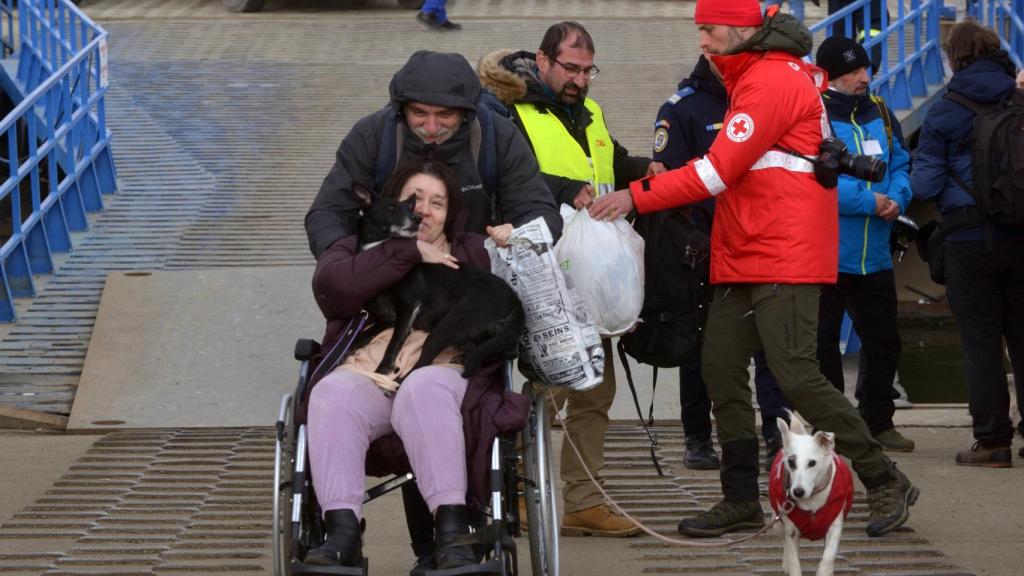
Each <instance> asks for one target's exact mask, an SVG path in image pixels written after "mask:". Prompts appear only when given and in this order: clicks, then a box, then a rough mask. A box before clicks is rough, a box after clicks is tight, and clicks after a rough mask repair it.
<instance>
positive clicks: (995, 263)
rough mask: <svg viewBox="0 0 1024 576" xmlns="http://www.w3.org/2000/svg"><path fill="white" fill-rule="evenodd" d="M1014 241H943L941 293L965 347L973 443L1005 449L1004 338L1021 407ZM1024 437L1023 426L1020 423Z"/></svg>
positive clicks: (1023, 255) (1020, 261)
mask: <svg viewBox="0 0 1024 576" xmlns="http://www.w3.org/2000/svg"><path fill="white" fill-rule="evenodd" d="M1022 244H1024V243H1022V242H1021V241H1020V240H1017V239H993V240H992V250H987V249H986V247H985V242H984V241H982V240H979V241H951V240H947V241H946V295H947V297H948V299H949V307H950V309H951V310H952V311H953V318H954V319H955V320H956V326H957V331H959V332H960V341H961V342H962V343H963V347H964V375H965V377H966V380H967V388H968V405H969V406H970V410H971V418H972V420H973V421H974V438H975V440H977V441H979V442H981V443H983V444H987V445H993V446H1009V445H1010V442H1011V440H1012V438H1013V428H1012V425H1011V423H1010V417H1009V410H1010V393H1009V390H1008V389H1007V380H1006V370H1005V368H1004V365H1003V340H1004V339H1005V341H1006V350H1007V351H1008V352H1009V353H1010V364H1011V366H1012V368H1013V374H1014V382H1015V385H1016V391H1017V405H1018V407H1021V408H1024V250H1022V248H1024V246H1022ZM1021 433H1022V434H1024V424H1022V425H1021Z"/></svg>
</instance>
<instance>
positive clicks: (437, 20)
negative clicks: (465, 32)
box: [416, 0, 462, 32]
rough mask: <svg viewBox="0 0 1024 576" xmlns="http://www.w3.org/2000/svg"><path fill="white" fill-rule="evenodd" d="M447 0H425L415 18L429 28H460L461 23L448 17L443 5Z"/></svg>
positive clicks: (451, 30)
mask: <svg viewBox="0 0 1024 576" xmlns="http://www.w3.org/2000/svg"><path fill="white" fill-rule="evenodd" d="M446 4H448V0H425V1H424V2H423V8H421V9H420V12H419V14H417V15H416V20H418V21H419V22H421V23H422V24H423V25H425V26H426V27H427V28H430V29H431V30H440V31H449V32H453V31H455V30H462V25H461V24H456V23H455V22H452V21H451V20H449V19H448V12H447V10H445V5H446Z"/></svg>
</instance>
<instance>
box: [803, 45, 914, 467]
mask: <svg viewBox="0 0 1024 576" xmlns="http://www.w3.org/2000/svg"><path fill="white" fill-rule="evenodd" d="M814 63H815V64H817V66H818V67H819V68H821V69H822V70H824V71H825V72H828V78H829V89H828V90H827V91H826V92H825V94H824V100H825V109H826V110H828V116H829V120H830V122H831V124H832V129H833V130H834V131H835V136H836V138H838V139H839V140H842V141H843V142H844V143H845V144H846V147H847V149H848V150H849V151H850V153H851V154H863V155H864V156H870V157H872V158H874V159H877V160H880V161H882V162H885V163H886V164H887V170H886V173H885V179H884V180H882V181H881V182H869V181H867V180H863V179H861V178H858V177H855V176H850V175H847V174H841V175H840V176H839V186H838V190H839V279H838V281H837V282H836V284H826V285H823V286H822V287H821V313H820V317H819V322H820V323H819V325H818V361H819V362H820V363H821V373H822V374H824V375H825V377H826V378H828V379H829V381H830V382H832V385H833V386H835V387H836V388H837V389H838V390H839V391H840V392H843V391H844V382H843V358H842V354H841V353H840V351H839V339H840V328H841V325H842V321H843V313H844V312H847V313H849V315H850V318H851V319H852V320H853V327H854V329H855V330H856V331H857V334H858V335H859V336H860V339H861V342H862V347H861V351H860V365H861V369H860V370H859V376H858V378H857V388H856V396H857V411H858V412H860V415H861V417H862V418H863V419H864V422H865V423H867V425H868V429H869V430H871V435H872V436H874V437H875V440H877V441H878V442H879V443H881V444H882V446H883V447H884V448H885V449H886V450H894V451H897V452H911V451H913V450H914V441H913V440H910V439H908V438H905V437H904V436H903V435H902V434H900V433H899V432H898V431H897V430H896V428H895V425H894V424H893V421H892V417H893V414H895V413H896V404H895V403H894V400H895V399H896V398H899V393H898V392H897V391H896V389H895V388H894V387H893V382H894V379H895V377H896V366H897V364H898V363H899V358H900V334H899V332H898V330H897V328H896V276H895V274H894V273H893V268H892V253H891V252H890V247H889V237H890V236H891V234H892V223H893V221H894V220H896V218H897V217H898V216H899V215H900V214H901V213H904V212H906V210H907V205H908V204H909V203H910V198H911V192H910V174H909V169H910V155H909V154H908V153H907V149H906V146H905V145H904V143H903V134H902V132H901V131H900V124H899V122H898V121H897V120H896V118H895V117H894V116H893V115H892V112H891V111H890V110H889V107H888V106H886V104H885V102H884V101H883V100H882V98H881V97H879V96H875V95H872V94H871V92H870V90H869V84H868V82H869V80H870V77H869V75H868V69H869V68H870V67H871V60H870V59H869V58H868V53H867V51H866V50H864V47H863V46H861V45H860V44H858V43H857V42H855V41H854V40H852V39H850V38H846V37H845V36H832V37H830V38H827V39H825V41H824V42H822V43H821V46H819V47H818V53H817V56H816V57H815V59H814Z"/></svg>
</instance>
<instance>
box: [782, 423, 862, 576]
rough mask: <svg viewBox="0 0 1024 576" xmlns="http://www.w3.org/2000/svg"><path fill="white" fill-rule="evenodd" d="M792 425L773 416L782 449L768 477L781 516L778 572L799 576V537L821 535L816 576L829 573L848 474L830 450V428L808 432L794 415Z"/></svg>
mask: <svg viewBox="0 0 1024 576" xmlns="http://www.w3.org/2000/svg"><path fill="white" fill-rule="evenodd" d="M791 420H792V424H791V425H787V424H786V421H785V420H783V419H782V418H778V422H779V434H781V435H782V450H779V452H778V454H776V456H775V462H773V463H772V471H771V475H770V477H769V480H768V495H769V500H770V501H771V504H772V508H774V509H775V512H776V513H778V512H779V511H780V510H781V511H782V512H783V514H784V515H783V516H782V537H783V555H782V571H783V572H784V573H785V574H787V575H788V576H800V574H801V572H800V556H799V546H800V538H807V539H808V540H820V539H822V538H824V539H825V552H824V553H823V554H822V556H821V563H820V564H818V572H817V574H818V576H832V571H833V569H834V567H835V561H836V553H837V552H838V551H839V540H840V539H841V538H842V535H843V521H844V520H845V519H846V515H847V514H849V512H850V508H851V507H852V506H853V475H852V474H851V473H850V467H849V466H847V464H846V462H844V461H843V459H842V458H840V457H839V456H837V455H836V453H835V435H834V434H832V433H831V432H821V431H819V432H815V433H814V436H811V435H809V434H808V433H807V430H806V429H805V428H804V425H803V422H801V421H800V417H799V415H797V414H796V413H795V412H794V413H793V414H792V418H791Z"/></svg>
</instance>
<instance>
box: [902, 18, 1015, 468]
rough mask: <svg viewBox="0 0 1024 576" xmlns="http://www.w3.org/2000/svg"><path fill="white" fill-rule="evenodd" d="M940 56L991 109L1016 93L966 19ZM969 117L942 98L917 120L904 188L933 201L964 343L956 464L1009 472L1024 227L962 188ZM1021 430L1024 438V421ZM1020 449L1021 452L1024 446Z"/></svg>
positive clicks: (967, 93)
mask: <svg viewBox="0 0 1024 576" xmlns="http://www.w3.org/2000/svg"><path fill="white" fill-rule="evenodd" d="M946 55H947V56H948V58H949V65H950V67H951V68H952V69H953V78H952V79H951V80H950V81H949V90H950V92H952V93H955V94H958V95H960V96H962V97H964V98H967V99H968V100H972V101H974V102H976V103H979V104H983V105H988V104H994V103H997V102H999V101H1001V100H1002V99H1003V98H1005V97H1006V96H1007V95H1008V94H1010V92H1011V91H1012V90H1014V89H1015V87H1014V73H1015V71H1014V66H1013V63H1012V62H1011V61H1010V58H1009V56H1007V54H1006V52H1005V51H1003V50H1001V49H1000V45H999V37H998V36H996V34H995V32H993V31H992V30H991V29H990V28H986V27H983V26H981V25H979V24H977V23H976V22H973V21H969V20H968V21H965V22H961V23H959V24H957V25H956V26H953V28H951V29H950V31H949V36H948V38H947V41H946ZM974 119H975V114H974V112H972V111H971V110H968V109H967V108H966V107H964V106H963V105H961V104H959V103H957V102H954V101H953V100H952V99H950V98H948V97H947V98H943V99H942V100H940V101H938V102H936V103H935V105H934V106H932V108H931V110H929V111H928V115H927V116H925V119H924V124H923V125H922V126H921V135H920V137H919V139H918V147H917V152H916V153H915V157H914V173H913V177H912V178H911V186H912V187H913V190H914V196H915V197H916V198H918V199H920V200H926V201H929V202H935V203H936V204H938V208H939V212H940V213H941V214H942V229H943V232H944V233H945V234H946V237H945V262H946V266H945V281H946V296H947V299H948V300H949V308H950V310H951V311H952V312H953V318H954V319H955V320H956V326H957V330H958V331H959V332H960V340H961V342H962V343H963V348H964V373H965V376H966V379H967V385H968V390H969V396H968V406H969V407H970V412H971V419H972V420H973V428H974V430H973V431H974V439H975V442H974V444H973V446H972V447H971V448H967V449H964V450H961V451H960V452H958V453H957V455H956V463H957V464H959V465H961V466H985V467H989V468H1009V467H1010V466H1012V465H1013V463H1012V461H1011V456H1010V444H1011V442H1012V440H1013V426H1012V423H1011V422H1010V418H1009V408H1010V394H1009V391H1008V389H1007V381H1006V370H1005V369H1004V368H1003V350H1004V348H1003V340H1004V339H1005V341H1006V348H1005V349H1006V350H1007V351H1008V352H1009V355H1010V362H1011V365H1012V366H1013V373H1014V375H1015V379H1014V382H1015V385H1016V389H1017V405H1018V407H1020V408H1021V409H1022V410H1024V250H1022V249H1021V247H1022V246H1024V228H1010V227H1005V226H1001V225H999V224H995V223H993V222H989V221H987V220H985V219H984V218H983V217H982V215H981V213H980V212H979V210H978V208H977V205H976V203H975V200H974V197H973V196H972V195H971V193H970V192H968V190H969V189H972V188H973V186H974V177H973V176H972V174H971V168H972V166H971V145H970V140H971V139H972V131H973V128H972V127H973V125H974ZM986 236H987V238H986ZM933 257H935V256H934V255H933ZM1018 431H1019V432H1020V433H1021V434H1022V435H1024V423H1021V424H1020V425H1019V428H1018ZM1019 455H1020V457H1021V458H1024V449H1022V450H1021V451H1020V452H1019Z"/></svg>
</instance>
